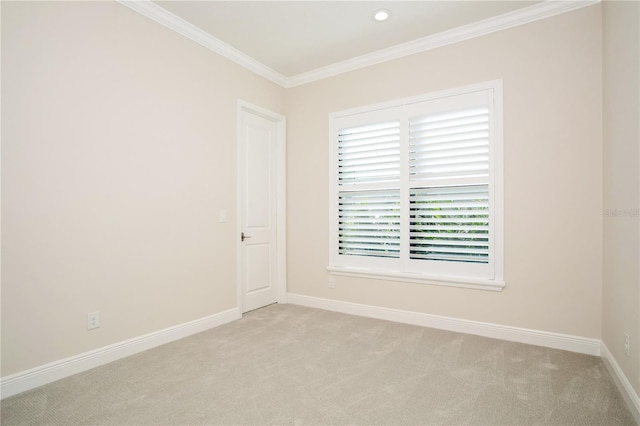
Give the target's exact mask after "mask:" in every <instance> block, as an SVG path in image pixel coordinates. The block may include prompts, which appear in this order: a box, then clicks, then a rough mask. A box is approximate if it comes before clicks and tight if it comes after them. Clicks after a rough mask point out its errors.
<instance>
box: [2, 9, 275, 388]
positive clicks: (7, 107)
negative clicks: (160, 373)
mask: <svg viewBox="0 0 640 426" xmlns="http://www.w3.org/2000/svg"><path fill="white" fill-rule="evenodd" d="M1 7H2V89H3V93H2V124H3V125H2V220H3V221H2V248H3V250H2V373H1V374H2V376H3V377H5V376H7V375H10V374H13V373H16V372H20V371H24V370H27V369H29V368H32V367H36V366H41V365H43V364H46V363H49V362H53V361H58V360H61V359H63V358H65V357H69V356H73V355H76V354H80V353H83V352H85V351H89V350H93V349H96V348H101V347H104V346H107V345H109V344H113V343H116V342H120V341H123V340H126V339H129V338H133V337H137V336H140V335H143V334H146V333H150V332H154V331H157V330H161V329H164V328H167V327H171V326H174V325H178V324H182V323H185V322H188V321H191V320H195V319H199V318H203V317H206V316H208V315H212V314H215V313H218V312H222V311H225V310H227V309H231V308H233V307H235V306H237V302H236V272H235V271H236V269H235V268H236V266H235V265H236V258H235V253H236V250H235V245H236V244H237V241H236V238H235V237H236V220H235V215H236V166H235V165H236V115H237V101H238V99H239V98H240V99H244V100H246V101H249V102H251V103H254V104H256V105H260V106H262V107H265V108H268V109H271V110H273V111H275V112H278V113H283V112H284V110H285V105H284V104H285V97H284V96H285V91H284V89H282V88H281V87H279V86H277V85H275V84H273V83H271V82H268V81H267V80H265V79H263V78H261V77H258V76H256V75H255V74H253V73H251V72H250V71H248V70H246V69H244V68H242V67H240V66H238V65H236V64H234V63H232V62H230V61H228V60H226V59H224V58H222V57H220V56H218V55H215V54H213V53H212V52H211V51H209V50H207V49H205V48H203V47H202V46H199V45H198V44H196V43H194V42H192V41H190V40H188V39H186V38H184V37H182V36H180V35H179V34H177V33H174V32H173V31H171V30H169V29H167V28H165V27H163V26H161V25H158V24H157V23H155V22H153V21H151V20H149V19H147V18H145V17H143V16H141V15H139V14H137V13H135V12H133V11H131V10H129V9H128V8H126V7H124V6H122V5H120V4H118V3H115V2H15V3H14V2H4V1H3V2H2V5H1ZM221 209H225V210H226V211H227V216H228V218H229V220H228V222H226V223H219V222H218V218H219V211H220V210H221ZM92 311H100V320H101V326H100V328H99V329H96V330H92V331H87V313H88V312H92Z"/></svg>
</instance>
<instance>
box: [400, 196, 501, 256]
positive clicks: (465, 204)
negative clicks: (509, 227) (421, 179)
mask: <svg viewBox="0 0 640 426" xmlns="http://www.w3.org/2000/svg"><path fill="white" fill-rule="evenodd" d="M409 236H410V237H409V238H410V242H409V246H410V254H409V257H410V258H411V259H425V260H446V261H456V262H478V263H487V262H488V258H489V190H488V187H487V185H478V186H465V187H443V188H435V189H434V188H428V189H412V190H411V193H410V224H409Z"/></svg>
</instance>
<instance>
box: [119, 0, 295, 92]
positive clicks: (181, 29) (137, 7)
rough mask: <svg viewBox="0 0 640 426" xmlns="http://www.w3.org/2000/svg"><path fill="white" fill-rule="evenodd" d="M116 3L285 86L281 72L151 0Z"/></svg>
mask: <svg viewBox="0 0 640 426" xmlns="http://www.w3.org/2000/svg"><path fill="white" fill-rule="evenodd" d="M117 1H118V3H120V4H122V5H123V6H126V7H128V8H129V9H131V10H133V11H135V12H138V13H139V14H141V15H143V16H146V17H147V18H149V19H151V20H153V21H156V22H157V23H159V24H160V25H164V26H165V27H167V28H169V29H171V30H173V31H175V32H177V33H179V34H182V35H183V36H185V37H187V38H188V39H190V40H193V41H195V42H196V43H198V44H200V45H202V46H204V47H206V48H207V49H209V50H212V51H214V52H215V53H217V54H219V55H220V56H223V57H225V58H227V59H229V60H231V61H233V62H235V63H237V64H238V65H241V66H243V67H245V68H246V69H248V70H249V71H252V72H254V73H256V74H258V75H260V76H262V77H264V78H266V79H268V80H271V81H273V82H274V83H276V84H279V85H280V86H283V87H286V85H287V78H286V77H285V76H283V75H282V74H280V73H278V72H277V71H274V70H273V69H271V68H269V67H268V66H266V65H264V64H263V63H262V62H259V61H256V60H255V59H253V58H252V57H250V56H249V55H246V54H244V53H242V52H241V51H239V50H237V49H235V48H233V47H231V46H229V45H228V44H227V43H225V42H223V41H221V40H218V39H217V38H215V37H214V36H212V35H211V34H209V33H207V32H206V31H203V30H201V29H200V28H198V27H196V26H195V25H193V24H191V23H189V22H187V21H185V20H184V19H182V18H180V17H179V16H176V15H174V14H173V13H171V12H169V11H168V10H166V9H164V8H162V7H160V6H158V5H157V4H155V3H153V2H152V1H151V0H117Z"/></svg>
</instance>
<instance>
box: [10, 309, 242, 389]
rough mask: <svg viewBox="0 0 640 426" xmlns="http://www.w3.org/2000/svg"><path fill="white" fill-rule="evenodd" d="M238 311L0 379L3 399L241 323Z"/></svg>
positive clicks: (189, 323)
mask: <svg viewBox="0 0 640 426" xmlns="http://www.w3.org/2000/svg"><path fill="white" fill-rule="evenodd" d="M241 317H242V315H241V314H240V310H239V309H238V308H233V309H229V310H227V311H223V312H220V313H217V314H213V315H209V316H207V317H204V318H200V319H197V320H194V321H190V322H186V323H184V324H180V325H176V326H174V327H169V328H165V329H164V330H159V331H156V332H153V333H149V334H145V335H143V336H139V337H135V338H133V339H129V340H125V341H123V342H119V343H115V344H113V345H109V346H105V347H103V348H99V349H96V350H93V351H89V352H85V353H82V354H79V355H75V356H72V357H69V358H65V359H62V360H60V361H55V362H52V363H49V364H46V365H42V366H39V367H36V368H32V369H30V370H26V371H22V372H20V373H16V374H12V375H10V376H7V377H3V378H2V379H0V395H1V396H2V398H7V397H10V396H13V395H16V394H19V393H21V392H25V391H28V390H30V389H34V388H36V387H38V386H42V385H46V384H47V383H51V382H55V381H56V380H60V379H63V378H65V377H69V376H71V375H74V374H77V373H80V372H82V371H86V370H90V369H92V368H95V367H99V366H101V365H104V364H107V363H110V362H113V361H116V360H118V359H121V358H125V357H127V356H130V355H134V354H137V353H139V352H142V351H146V350H148V349H151V348H155V347H156V346H160V345H164V344H165V343H169V342H173V341H174V340H179V339H182V338H184V337H187V336H191V335H192V334H196V333H200V332H202V331H205V330H208V329H211V328H214V327H218V326H220V325H223V324H226V323H229V322H232V321H235V320H237V319H240V318H241Z"/></svg>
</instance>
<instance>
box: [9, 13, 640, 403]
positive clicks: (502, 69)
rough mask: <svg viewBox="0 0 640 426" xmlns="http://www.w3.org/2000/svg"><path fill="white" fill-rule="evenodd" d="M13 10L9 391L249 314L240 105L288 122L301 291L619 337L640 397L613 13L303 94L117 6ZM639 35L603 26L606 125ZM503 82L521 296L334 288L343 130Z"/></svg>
mask: <svg viewBox="0 0 640 426" xmlns="http://www.w3.org/2000/svg"><path fill="white" fill-rule="evenodd" d="M1 5H2V89H3V93H2V111H3V112H2V124H3V126H2V135H1V136H2V219H3V222H2V248H3V250H2V372H1V375H2V376H7V375H9V374H13V373H16V372H20V371H24V370H26V369H29V368H32V367H37V366H40V365H43V364H45V363H48V362H53V361H58V360H60V359H62V358H65V357H68V356H73V355H76V354H79V353H82V352H85V351H88V350H92V349H97V348H100V347H103V346H106V345H109V344H112V343H116V342H120V341H122V340H125V339H128V338H133V337H137V336H140V335H142V334H145V333H149V332H153V331H157V330H160V329H163V328H166V327H170V326H173V325H178V324H182V323H184V322H187V321H190V320H194V319H198V318H202V317H205V316H207V315H211V314H215V313H218V312H221V311H224V310H226V309H230V308H233V307H235V306H236V299H235V297H236V287H235V285H236V283H235V279H236V277H235V262H236V259H235V250H230V249H229V247H235V244H236V241H235V240H236V239H235V229H236V223H235V219H234V218H235V213H236V212H235V207H236V187H235V178H236V176H235V173H236V171H235V156H236V148H235V139H236V125H235V123H236V105H237V100H238V99H239V98H241V99H245V100H247V101H249V102H252V103H254V104H258V105H261V106H263V107H266V108H269V109H271V110H273V111H275V112H279V113H282V114H286V115H287V121H288V135H287V137H288V141H287V143H288V150H287V155H288V167H287V173H288V183H287V191H288V193H287V195H288V209H287V220H288V224H287V235H288V241H287V243H288V257H287V261H288V289H289V291H290V292H292V293H298V294H303V295H308V296H317V297H324V298H330V299H337V300H343V301H350V302H357V303H364V304H371V305H376V306H385V307H391V308H398V309H406V310H411V311H417V312H424V313H429V314H437V315H446V316H451V317H456V318H464V319H470V320H477V321H487V322H492V323H496V324H505V325H510V326H516V327H525V328H531V329H537V330H546V331H551V332H558V333H567V334H572V335H578V336H583V337H592V338H600V337H603V338H604V339H605V343H607V345H608V347H609V348H610V349H611V350H612V352H613V353H614V355H615V356H616V359H618V361H619V362H620V364H621V366H622V367H623V369H624V370H625V373H626V374H627V376H628V377H629V378H630V380H632V377H635V378H636V380H635V381H634V380H632V381H634V386H635V387H636V390H637V389H638V380H637V377H638V360H639V358H638V357H637V356H636V358H635V359H630V360H628V362H627V360H626V359H625V358H624V356H623V355H622V354H621V353H620V349H619V339H620V333H619V328H620V327H625V328H628V330H629V332H630V333H631V334H632V335H633V336H635V337H633V338H634V339H636V340H635V342H636V343H635V348H636V351H637V348H638V346H640V342H638V338H639V337H640V336H638V333H639V331H638V322H639V321H638V318H637V305H636V308H635V309H634V307H633V305H632V303H633V302H634V301H636V303H637V301H638V300H639V297H638V288H637V285H636V287H635V289H634V287H633V286H632V285H627V284H625V283H626V282H628V281H631V280H632V277H633V274H635V279H636V283H637V279H638V270H637V262H636V263H635V270H634V269H633V267H631V266H630V265H631V264H630V263H628V262H627V261H626V260H625V259H626V258H625V256H627V255H628V256H629V257H628V259H631V258H632V257H633V255H634V253H635V256H636V257H635V259H636V260H637V258H638V255H637V253H638V252H637V250H638V239H637V238H636V239H635V240H633V238H631V239H627V237H626V235H627V234H628V233H630V232H635V234H634V235H636V237H637V236H638V224H637V218H636V219H635V222H633V219H630V218H627V220H626V221H625V220H618V219H616V220H614V219H613V218H610V219H608V218H606V217H605V219H604V224H603V211H604V209H606V208H610V209H611V208H627V206H628V205H631V206H632V207H631V208H637V207H638V199H637V193H638V187H637V186H636V187H635V188H634V186H633V184H628V185H627V184H625V185H623V186H622V187H620V185H619V184H618V182H619V181H620V180H621V179H623V180H625V182H627V181H626V179H634V178H635V182H636V185H637V183H638V163H637V159H638V146H637V145H636V146H633V145H630V144H628V143H626V142H625V141H626V140H628V139H626V137H627V136H625V135H626V134H623V135H618V134H617V133H616V128H617V126H615V125H614V124H615V123H614V121H613V118H611V116H609V118H607V117H608V116H607V115H606V114H607V112H606V111H605V147H604V153H605V157H604V158H605V168H604V171H605V187H604V194H605V202H604V203H603V197H602V194H603V162H602V159H603V142H602V132H603V129H602V117H603V111H602V69H603V68H602V23H603V21H602V16H601V10H602V7H603V6H601V5H595V6H591V7H588V8H585V9H580V10H578V11H576V12H571V13H568V14H564V15H561V16H557V17H554V18H550V19H546V20H543V21H539V22H535V23H532V24H528V25H525V26H522V27H518V28H514V29H510V30H506V31H502V32H499V33H495V34H491V35H487V36H484V37H480V38H477V39H473V40H469V41H465V42H462V43H458V44H455V45H451V46H447V47H442V48H439V49H435V50H432V51H428V52H425V53H422V54H417V55H413V56H410V57H406V58H403V59H399V60H395V61H392V62H388V63H384V64H380V65H377V66H372V67H368V68H366V69H362V70H358V71H354V72H351V73H347V74H343V75H340V76H337V77H333V78H330V79H326V80H323V81H319V82H315V83H311V84H307V85H304V86H301V87H297V88H293V89H289V90H287V91H285V90H284V89H282V88H280V87H278V86H276V85H275V84H272V83H270V82H267V81H266V80H264V79H263V78H260V77H258V76H255V75H254V74H252V73H251V72H249V71H247V70H245V69H244V68H242V67H240V66H238V65H236V64H233V63H231V62H229V61H227V60H225V59H223V58H221V57H220V56H218V55H215V54H213V53H212V52H210V51H208V50H206V49H204V48H203V47H201V46H199V45H197V44H195V43H193V42H192V41H190V40H187V39H186V38H184V37H182V36H180V35H178V34H175V33H173V32H171V31H170V30H168V29H166V28H164V27H162V26H160V25H158V24H157V23H154V22H152V21H150V20H148V19H146V18H144V17H142V16H140V15H138V14H136V13H135V12H132V11H130V10H129V9H127V8H125V7H123V6H121V5H119V4H115V3H88V2H86V3H85V2H73V3H32V2H23V3H11V2H2V4H1ZM604 8H605V12H607V8H609V5H607V4H605V6H604ZM636 8H637V4H636ZM616 10H617V9H616ZM624 16H625V13H624V12H623V13H619V11H618V12H614V11H613V10H612V11H611V12H610V13H609V15H607V13H605V19H604V27H605V42H606V43H605V64H604V65H605V66H604V70H605V101H606V102H605V105H609V104H610V105H613V107H612V108H614V109H611V110H609V111H610V112H611V111H616V110H618V111H626V112H627V113H629V114H630V113H631V112H629V111H628V107H629V105H636V107H637V97H636V98H635V100H634V99H633V98H631V100H629V99H628V98H626V97H625V96H623V95H621V94H620V91H622V92H623V93H626V90H627V89H628V88H626V87H625V86H624V85H621V84H619V81H622V78H623V76H621V75H618V74H615V73H614V72H619V71H618V67H617V66H614V65H612V64H615V63H616V62H615V61H618V60H620V59H619V58H620V56H619V55H618V54H616V53H615V52H616V50H615V48H614V47H611V49H612V50H611V52H613V53H612V54H611V55H609V54H608V53H606V52H608V50H607V46H608V44H607V43H611V46H614V45H615V46H617V43H618V41H615V40H619V39H620V38H625V37H627V36H628V34H627V33H626V32H625V31H631V29H620V28H619V27H620V25H618V23H619V22H622V21H620V20H622V19H625V18H624ZM635 25H636V28H637V21H636V22H635ZM623 26H624V25H623ZM615 28H618V29H617V30H615V31H614V29H615ZM625 28H626V27H625ZM607 31H609V33H610V34H609V35H608V33H607ZM625 34H627V35H625ZM606 37H609V39H608V40H607V38H606ZM625 46H627V48H628V49H631V48H633V44H632V43H631V44H628V45H625ZM636 47H637V45H636ZM607 73H609V74H607ZM636 73H637V68H636ZM636 75H637V74H636ZM497 78H502V79H503V80H504V106H505V110H504V145H505V280H506V283H507V287H506V288H505V290H504V291H503V292H501V293H494V292H488V291H481V290H468V289H458V288H447V287H437V286H429V285H418V284H409V283H397V282H388V281H379V280H366V279H356V278H347V277H337V278H336V288H335V289H333V290H330V289H328V287H327V280H328V278H329V274H328V273H327V271H326V269H325V268H326V266H327V264H328V220H329V217H328V214H329V212H328V207H327V206H328V201H329V200H328V196H329V194H328V182H329V176H328V170H329V167H328V160H329V158H328V143H329V141H328V124H329V120H328V116H329V113H330V112H333V111H338V110H342V109H345V108H351V107H357V106H362V105H367V104H370V103H374V102H382V101H388V100H393V99H398V98H402V97H406V96H411V95H417V94H422V93H428V92H431V91H435V90H441V89H447V88H451V87H456V86H460V85H466V84H473V83H477V82H482V81H487V80H493V79H497ZM635 81H636V83H635V84H636V85H637V79H636V80H635ZM636 93H637V90H636ZM630 102H631V103H630ZM633 102H636V103H635V104H633ZM625 117H627V116H625ZM624 120H630V119H629V118H628V117H627V118H625V119H624ZM627 122H628V121H627ZM607 126H608V127H607ZM629 135H630V136H629V138H630V139H632V138H633V134H632V133H629ZM637 136H638V135H637V133H636V135H635V138H636V139H635V140H636V141H637ZM631 154H633V155H635V157H633V158H635V159H636V163H635V164H633V161H634V160H633V158H631V159H630V157H631ZM628 157H629V158H628ZM627 161H628V162H629V165H628V167H630V168H631V169H630V170H633V171H634V172H635V174H634V173H631V174H630V175H627V174H626V173H627V172H626V171H624V172H623V170H627V165H626V163H625V162H627ZM619 164H625V166H624V167H618V165H619ZM634 176H635V177H634ZM627 183H628V182H627ZM633 191H635V195H634V196H635V197H636V198H635V201H632V200H631V198H630V197H631V196H632V195H630V194H631V193H633ZM220 209H226V210H227V213H228V217H229V219H230V220H229V222H227V223H225V224H221V223H219V222H218V221H217V218H218V212H219V210H220ZM632 222H633V223H634V224H633V223H632ZM603 225H604V239H605V244H604V248H605V250H604V259H605V261H604V265H605V268H604V277H605V288H604V292H603V288H602V276H603V237H602V235H603ZM633 226H635V231H633V230H630V228H629V227H633ZM629 250H631V251H629ZM633 250H636V251H635V252H633ZM615 259H618V260H615ZM616 262H621V263H624V265H625V266H624V268H623V269H624V271H623V272H621V271H620V269H619V268H618V266H617V263H616ZM634 297H635V299H634ZM620 303H622V304H623V305H624V307H623V308H618V307H619V306H621V305H620ZM625 303H627V304H626V305H625ZM603 306H604V308H603ZM603 309H604V310H603ZM94 310H99V311H100V313H101V322H102V326H101V328H100V329H98V330H93V331H90V332H89V331H87V330H86V314H87V313H88V312H90V311H94ZM602 314H604V315H602ZM634 315H635V316H634ZM603 317H604V321H602V318H603ZM634 321H635V323H634ZM634 324H635V325H634ZM634 327H635V328H634ZM636 354H637V352H636Z"/></svg>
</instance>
